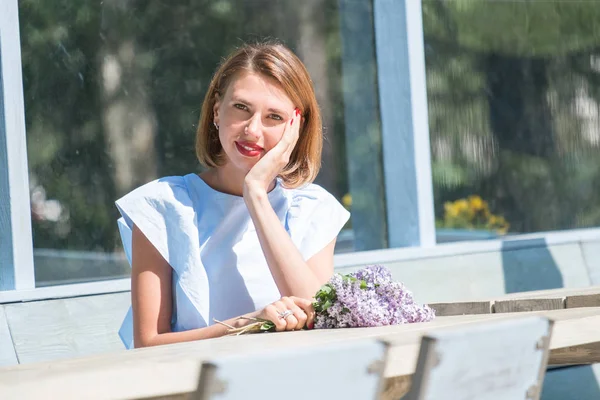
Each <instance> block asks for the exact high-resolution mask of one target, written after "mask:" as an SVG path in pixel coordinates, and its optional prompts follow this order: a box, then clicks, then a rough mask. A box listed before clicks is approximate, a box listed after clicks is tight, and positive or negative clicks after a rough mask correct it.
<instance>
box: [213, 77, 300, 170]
mask: <svg viewBox="0 0 600 400" xmlns="http://www.w3.org/2000/svg"><path fill="white" fill-rule="evenodd" d="M294 110H295V106H294V104H293V103H292V101H291V100H290V98H289V97H288V96H287V95H286V94H285V92H284V91H283V90H282V89H281V88H280V87H279V86H278V85H277V83H276V82H275V81H273V80H272V79H270V78H267V77H264V76H262V75H260V74H256V73H252V72H244V73H241V74H240V75H239V76H238V77H237V78H235V79H234V80H233V81H232V82H231V83H230V84H229V87H228V88H227V91H226V93H225V95H224V96H223V97H222V98H219V99H218V101H217V102H216V103H215V106H214V109H213V111H214V120H215V123H216V124H217V125H218V126H219V140H220V141H221V146H223V150H224V151H225V155H226V157H227V158H226V164H232V165H231V166H234V167H235V168H236V169H239V170H242V171H243V172H244V173H247V172H248V171H250V169H251V168H252V167H253V166H254V164H256V162H257V161H258V160H260V159H261V158H262V157H263V156H264V155H265V154H266V153H267V152H268V151H269V150H271V149H272V148H273V147H275V145H276V144H277V143H278V142H279V140H280V139H281V137H282V135H283V132H284V129H285V127H286V124H289V120H290V119H291V118H292V116H293V113H294Z"/></svg>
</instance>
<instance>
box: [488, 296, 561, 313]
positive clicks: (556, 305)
mask: <svg viewBox="0 0 600 400" xmlns="http://www.w3.org/2000/svg"><path fill="white" fill-rule="evenodd" d="M562 308H565V306H564V300H563V299H562V298H554V299H522V300H505V301H496V302H494V305H493V311H494V312H495V313H514V312H524V311H543V310H560V309H562Z"/></svg>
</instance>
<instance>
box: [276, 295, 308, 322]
mask: <svg viewBox="0 0 600 400" xmlns="http://www.w3.org/2000/svg"><path fill="white" fill-rule="evenodd" d="M281 301H282V302H283V303H284V304H285V305H286V307H287V309H288V310H291V311H292V312H293V313H294V315H293V316H294V319H295V320H296V321H295V322H296V323H295V324H294V320H293V319H292V318H289V319H288V321H287V322H288V327H290V326H291V327H292V329H298V330H299V329H302V328H304V325H305V324H306V320H307V319H308V316H307V315H306V313H305V312H304V310H303V309H302V308H300V307H298V306H297V305H296V303H295V302H294V300H292V299H291V298H289V297H284V298H282V299H281Z"/></svg>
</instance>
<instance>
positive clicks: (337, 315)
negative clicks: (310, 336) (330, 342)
mask: <svg viewBox="0 0 600 400" xmlns="http://www.w3.org/2000/svg"><path fill="white" fill-rule="evenodd" d="M313 306H314V308H315V326H314V327H315V329H333V328H358V327H372V326H385V325H398V324H406V323H413V322H427V321H431V320H432V319H433V318H434V317H435V311H434V310H433V309H432V308H431V307H429V306H427V305H419V304H416V303H415V302H414V300H413V297H412V294H411V292H409V291H408V289H407V288H406V287H405V286H404V285H403V284H402V283H400V282H394V281H393V280H392V275H391V273H390V271H389V270H388V269H387V268H385V267H383V266H380V265H373V266H368V267H365V268H363V269H361V270H359V271H356V272H353V273H350V274H347V275H343V274H339V273H336V274H334V275H333V277H331V279H330V280H329V282H328V283H326V284H325V285H323V286H322V287H321V289H319V291H318V292H317V294H316V295H315V301H314V303H313ZM274 330H275V325H274V324H273V323H272V322H271V321H267V320H256V321H255V322H254V323H252V324H250V325H248V326H245V327H243V328H239V329H233V330H230V333H231V334H236V335H239V334H243V333H254V332H264V331H274Z"/></svg>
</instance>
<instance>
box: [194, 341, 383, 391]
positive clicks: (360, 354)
mask: <svg viewBox="0 0 600 400" xmlns="http://www.w3.org/2000/svg"><path fill="white" fill-rule="evenodd" d="M386 351H387V345H386V344H385V343H384V342H381V341H377V340H359V341H352V342H345V343H344V342H342V343H337V344H328V345H326V346H314V347H310V348H308V349H298V348H296V349H285V350H278V351H268V352H262V353H259V354H253V355H232V356H228V357H221V358H218V359H214V360H208V361H205V362H203V363H202V369H201V372H200V380H199V383H198V390H197V392H196V394H195V396H193V398H194V399H195V400H212V399H215V400H216V399H219V400H238V399H243V398H248V392H249V390H252V388H256V389H258V388H268V390H269V392H270V393H285V398H286V399H289V400H304V399H306V397H307V393H306V391H305V390H290V388H291V387H294V386H296V385H297V383H298V379H299V378H300V379H302V377H304V378H306V377H310V391H311V392H312V393H318V396H317V397H318V398H323V399H335V398H340V399H350V398H356V399H365V400H368V399H371V400H376V399H378V398H379V394H380V393H381V389H382V387H383V380H382V375H383V367H384V366H385V358H386ZM282 366H285V368H282ZM257 394H258V392H257ZM261 397H262V396H261Z"/></svg>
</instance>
